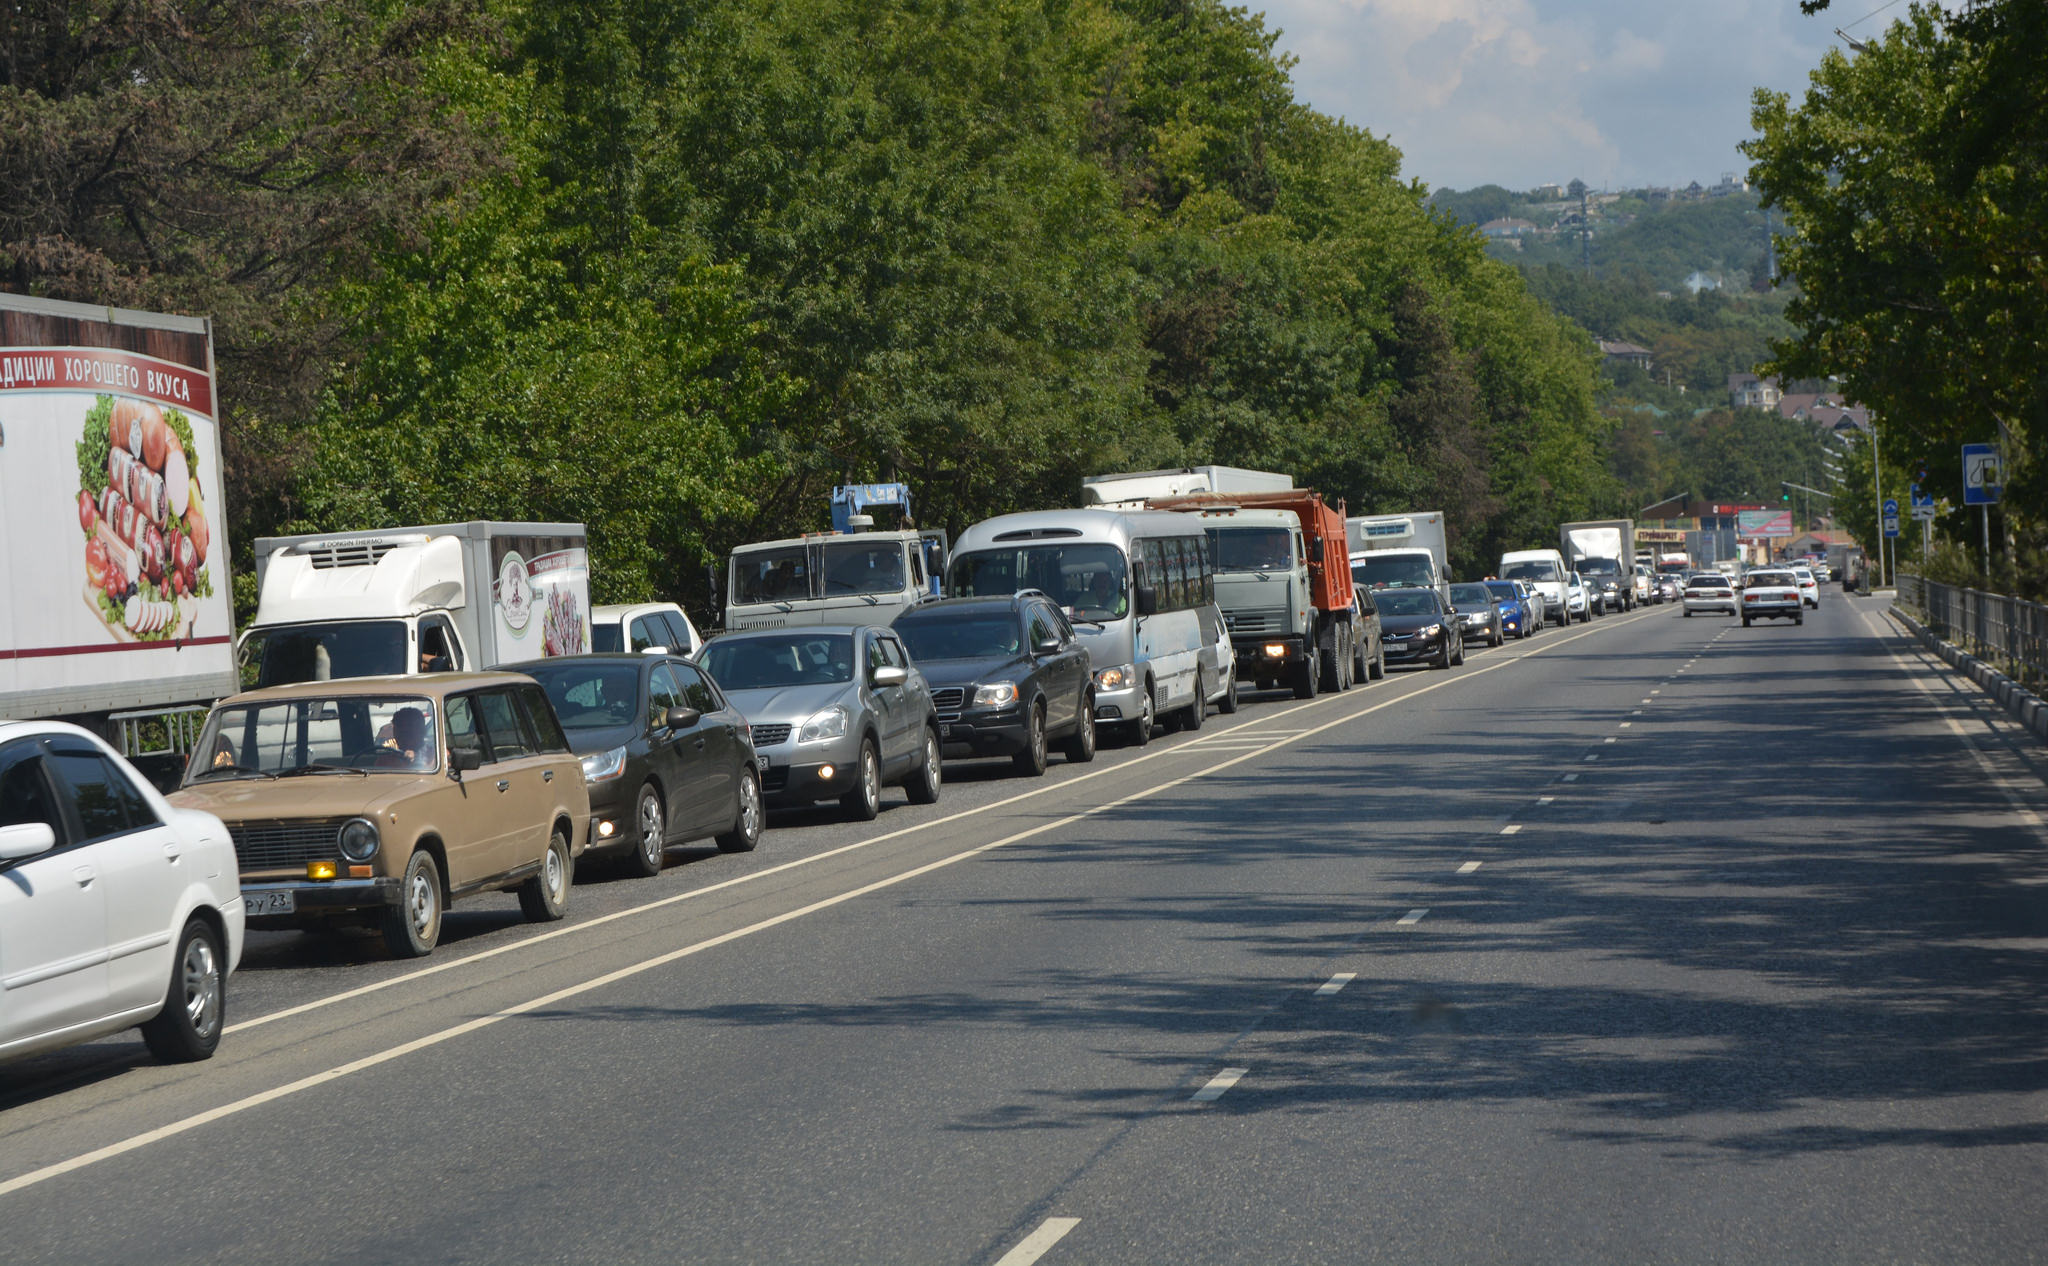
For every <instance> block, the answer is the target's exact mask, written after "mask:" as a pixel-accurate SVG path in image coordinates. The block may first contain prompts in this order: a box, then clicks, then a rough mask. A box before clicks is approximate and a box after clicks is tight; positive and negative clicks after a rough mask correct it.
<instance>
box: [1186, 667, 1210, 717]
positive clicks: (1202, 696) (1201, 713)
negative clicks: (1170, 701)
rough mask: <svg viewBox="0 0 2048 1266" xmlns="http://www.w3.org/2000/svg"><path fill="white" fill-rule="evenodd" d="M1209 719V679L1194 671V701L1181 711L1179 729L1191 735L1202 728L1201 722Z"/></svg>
mask: <svg viewBox="0 0 2048 1266" xmlns="http://www.w3.org/2000/svg"><path fill="white" fill-rule="evenodd" d="M1208 719H1209V678H1208V676H1207V674H1205V673H1204V672H1203V671H1202V670H1201V669H1199V668H1197V669H1196V670H1195V699H1194V702H1193V703H1190V704H1189V705H1188V706H1187V707H1186V708H1183V709H1182V710H1181V714H1180V728H1181V729H1183V730H1186V731H1188V732H1189V733H1193V732H1194V731H1196V730H1199V729H1201V728H1202V722H1204V721H1207V720H1208Z"/></svg>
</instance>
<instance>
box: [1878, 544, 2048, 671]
mask: <svg viewBox="0 0 2048 1266" xmlns="http://www.w3.org/2000/svg"><path fill="white" fill-rule="evenodd" d="M1898 589H1899V596H1898V602H1899V604H1900V605H1901V606H1904V607H1908V608H1910V609H1911V610H1912V611H1913V612H1914V614H1916V615H1918V616H1919V617H1920V622H1921V623H1922V624H1924V625H1926V626H1927V627H1928V629H1929V630H1931V631H1932V632H1933V633H1934V634H1935V635H1936V636H1938V637H1940V638H1942V639H1944V640H1946V641H1950V642H1954V643H1955V644H1956V645H1958V646H1960V647H1962V648H1963V649H1964V650H1966V651H1968V652H1969V653H1970V654H1972V655H1975V656H1976V657H1977V658H1978V659H1981V660H1983V661H1985V662H1986V663H1988V664H1990V665H1991V666H1992V667H1994V668H1996V669H1998V671H2000V672H2002V673H2004V674H2005V675H2006V676H2008V677H2010V678H2012V679H2013V680H2015V681H2017V682H2019V683H2020V684H2021V685H2024V686H2026V687H2027V688H2028V689H2030V690H2039V689H2041V687H2042V686H2043V685H2048V606H2043V605H2042V604H2040V603H2038V602H2026V601H2023V600H2022V599H2019V598H2012V597H2007V596H2006V595H2005V594H2000V593H1986V592H1985V591H1983V590H1982V589H1963V588H1958V587H1957V586H1955V585H1944V584H1939V583H1937V582H1935V581H1931V580H1927V579H1925V578H1923V577H1920V576H1915V575H1913V574H1912V573H1910V572H1900V573H1899V575H1898Z"/></svg>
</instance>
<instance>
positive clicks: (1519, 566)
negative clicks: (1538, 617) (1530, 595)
mask: <svg viewBox="0 0 2048 1266" xmlns="http://www.w3.org/2000/svg"><path fill="white" fill-rule="evenodd" d="M1500 578H1501V579H1502V580H1521V581H1526V582H1527V583H1528V585H1529V587H1530V588H1531V589H1534V590H1535V591H1536V592H1538V593H1540V594H1542V595H1543V614H1544V616H1545V618H1547V619H1550V620H1554V621H1555V622H1556V623H1557V626H1558V627H1559V628H1563V627H1564V626H1565V624H1566V623H1567V622H1569V621H1570V620H1571V618H1572V613H1571V608H1570V606H1569V605H1568V604H1567V603H1566V601H1565V565H1564V555H1563V554H1561V553H1559V552H1558V551H1556V550H1554V549H1517V550H1509V551H1508V552H1507V553H1505V554H1502V555H1501V556H1500Z"/></svg>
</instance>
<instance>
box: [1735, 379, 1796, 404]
mask: <svg viewBox="0 0 2048 1266" xmlns="http://www.w3.org/2000/svg"><path fill="white" fill-rule="evenodd" d="M1783 394H1784V393H1783V392H1780V391H1779V390H1778V380H1777V379H1775V378H1759V377H1757V376H1756V375H1755V374H1730V375H1728V402H1729V403H1730V404H1732V405H1734V406H1735V407H1736V408H1738V409H1775V408H1777V407H1778V400H1779V398H1780V397H1781V396H1782V395H1783Z"/></svg>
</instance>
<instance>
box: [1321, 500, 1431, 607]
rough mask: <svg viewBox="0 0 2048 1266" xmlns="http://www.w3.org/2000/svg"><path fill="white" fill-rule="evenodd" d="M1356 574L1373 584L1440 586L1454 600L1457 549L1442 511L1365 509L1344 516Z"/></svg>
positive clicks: (1369, 585)
mask: <svg viewBox="0 0 2048 1266" xmlns="http://www.w3.org/2000/svg"><path fill="white" fill-rule="evenodd" d="M1344 538H1345V543H1346V544H1347V545H1348V546H1350V549H1351V579H1352V580H1353V581H1355V582H1356V583H1357V584H1359V585H1361V586H1363V587H1364V588H1367V589H1387V588H1392V587H1398V586H1401V585H1413V586H1422V587H1426V588H1434V589H1435V590H1436V591H1437V592H1439V593H1441V594H1442V595H1443V596H1444V601H1446V602H1449V601H1450V597H1451V548H1450V540H1449V539H1448V537H1447V535H1446V534H1445V532H1444V515H1443V511H1441V510H1417V511H1414V512H1412V513H1409V514H1361V515H1357V516H1354V517H1352V518H1349V519H1346V520H1344Z"/></svg>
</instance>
